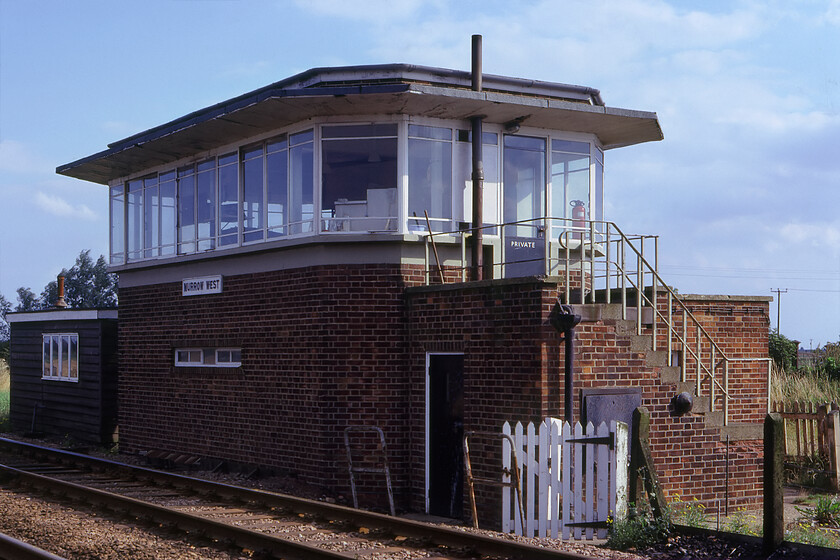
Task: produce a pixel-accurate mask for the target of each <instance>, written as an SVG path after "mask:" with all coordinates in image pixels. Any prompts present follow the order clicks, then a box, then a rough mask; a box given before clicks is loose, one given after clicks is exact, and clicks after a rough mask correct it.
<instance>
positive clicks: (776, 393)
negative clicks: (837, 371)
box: [770, 366, 840, 404]
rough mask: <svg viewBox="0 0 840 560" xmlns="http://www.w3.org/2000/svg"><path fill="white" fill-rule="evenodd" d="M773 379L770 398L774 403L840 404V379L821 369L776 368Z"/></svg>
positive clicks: (774, 368)
mask: <svg viewBox="0 0 840 560" xmlns="http://www.w3.org/2000/svg"><path fill="white" fill-rule="evenodd" d="M772 379H773V383H772V386H771V387H770V398H771V400H773V401H774V402H785V403H794V402H803V401H804V402H813V403H816V404H823V403H828V402H838V403H840V379H838V378H836V377H832V376H829V375H828V374H827V373H826V371H825V369H823V368H821V367H816V368H814V369H810V370H801V371H798V370H794V371H785V370H783V369H779V368H776V367H775V366H774V367H773V378H772Z"/></svg>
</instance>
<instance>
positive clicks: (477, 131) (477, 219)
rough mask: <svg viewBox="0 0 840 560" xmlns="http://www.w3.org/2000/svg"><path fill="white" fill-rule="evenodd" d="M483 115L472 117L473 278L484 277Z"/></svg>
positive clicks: (475, 63)
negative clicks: (482, 226)
mask: <svg viewBox="0 0 840 560" xmlns="http://www.w3.org/2000/svg"><path fill="white" fill-rule="evenodd" d="M481 81H482V71H481V35H473V36H472V89H473V91H481V88H482V84H481ZM483 119H484V117H483V116H481V115H478V116H475V117H472V118H471V119H470V120H471V121H472V225H473V227H472V250H471V255H472V270H471V274H470V276H471V277H472V279H473V280H481V279H482V271H483V268H484V252H483V246H484V243H483V234H482V230H481V225H482V224H483V223H484V212H483V210H484V196H483V195H484V161H483V153H482V149H481V138H482V135H483V134H482V120H483Z"/></svg>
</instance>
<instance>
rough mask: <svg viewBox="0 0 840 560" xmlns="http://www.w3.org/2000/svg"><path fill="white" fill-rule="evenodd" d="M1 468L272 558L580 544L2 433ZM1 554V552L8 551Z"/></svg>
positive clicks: (41, 489)
mask: <svg viewBox="0 0 840 560" xmlns="http://www.w3.org/2000/svg"><path fill="white" fill-rule="evenodd" d="M0 478H2V479H3V480H5V481H8V482H14V483H15V484H17V485H22V486H24V487H25V488H27V489H28V491H30V492H37V493H41V494H43V493H46V494H49V495H53V496H58V497H61V498H64V499H70V500H76V501H82V502H85V503H89V504H91V505H92V506H94V507H96V508H102V509H107V510H110V511H112V512H114V513H115V514H120V515H122V516H124V517H127V518H130V519H136V520H140V521H141V522H144V523H149V524H153V525H156V526H161V527H165V528H167V529H170V530H172V531H178V532H180V533H181V534H186V535H192V536H200V537H202V538H204V539H206V540H210V541H213V542H214V543H216V545H217V546H219V547H220V548H222V549H241V550H242V551H244V554H248V555H252V556H255V557H265V558H288V559H295V558H301V559H314V560H320V559H324V560H337V559H349V558H366V559H368V558H369V559H371V560H375V559H377V558H401V559H406V560H410V559H413V558H455V557H457V558H499V559H502V558H527V559H533V560H561V559H563V560H566V559H568V560H571V559H577V560H585V559H586V558H587V557H586V556H582V555H580V554H576V553H571V552H565V551H558V550H553V549H547V548H542V547H538V546H534V545H531V544H525V543H522V542H517V541H513V540H510V539H505V538H496V537H489V536H486V535H481V534H475V533H471V532H466V531H460V530H458V529H455V528H451V527H443V526H439V525H432V524H428V523H422V522H418V521H413V520H409V519H402V518H398V517H391V516H387V515H382V514H378V513H373V512H368V511H364V510H357V509H353V508H348V507H344V506H339V505H335V504H328V503H323V502H317V501H313V500H307V499H303V498H297V497H294V496H288V495H283V494H277V493H272V492H266V491H261V490H253V489H249V488H243V487H239V486H233V485H229V484H223V483H219V482H212V481H207V480H203V479H198V478H193V477H188V476H184V475H180V474H175V473H169V472H164V471H158V470H154V469H148V468H143V467H137V466H132V465H126V464H124V463H118V462H115V461H109V460H104V459H99V458H95V457H91V456H88V455H81V454H77V453H71V452H67V451H61V450H56V449H52V448H48V447H42V446H37V445H33V444H28V443H22V442H18V441H14V440H9V439H5V438H0ZM0 558H2V556H0Z"/></svg>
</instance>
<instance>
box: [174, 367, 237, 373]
mask: <svg viewBox="0 0 840 560" xmlns="http://www.w3.org/2000/svg"><path fill="white" fill-rule="evenodd" d="M172 373H173V374H179V373H180V374H187V375H190V374H192V375H196V374H200V375H208V374H218V375H241V374H242V366H237V367H220V366H172Z"/></svg>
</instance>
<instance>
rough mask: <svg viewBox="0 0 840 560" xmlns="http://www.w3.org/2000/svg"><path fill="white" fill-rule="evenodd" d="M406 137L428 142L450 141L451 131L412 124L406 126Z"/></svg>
mask: <svg viewBox="0 0 840 560" xmlns="http://www.w3.org/2000/svg"><path fill="white" fill-rule="evenodd" d="M408 135H409V136H413V137H417V138H428V139H430V140H452V129H449V128H441V127H439V126H420V125H417V124H412V125H409V126H408Z"/></svg>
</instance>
